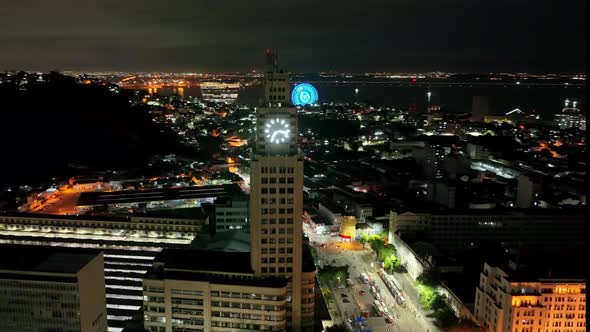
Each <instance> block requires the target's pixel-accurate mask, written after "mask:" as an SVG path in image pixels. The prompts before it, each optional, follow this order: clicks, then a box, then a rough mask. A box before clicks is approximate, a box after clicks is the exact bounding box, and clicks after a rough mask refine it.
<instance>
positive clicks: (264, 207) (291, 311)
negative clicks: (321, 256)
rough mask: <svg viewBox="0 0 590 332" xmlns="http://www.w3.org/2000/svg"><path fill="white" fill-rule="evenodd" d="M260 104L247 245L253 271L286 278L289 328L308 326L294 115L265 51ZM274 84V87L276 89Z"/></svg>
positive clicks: (310, 276) (309, 289) (309, 277)
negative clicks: (263, 89)
mask: <svg viewBox="0 0 590 332" xmlns="http://www.w3.org/2000/svg"><path fill="white" fill-rule="evenodd" d="M266 56H267V67H266V72H265V91H266V94H265V97H266V100H265V102H264V107H261V108H258V109H257V110H256V139H255V145H254V151H253V155H252V161H251V165H250V172H251V173H250V222H251V224H250V232H251V233H250V247H251V249H250V250H251V254H250V255H251V262H252V269H253V270H254V273H255V274H257V275H261V276H279V277H284V278H286V279H287V280H288V281H289V283H288V284H289V286H288V291H287V292H288V294H287V298H286V306H285V310H286V311H287V315H288V322H287V326H288V327H289V329H290V330H291V331H310V330H311V328H312V326H313V309H314V303H313V301H314V293H313V286H314V281H315V279H314V278H315V273H314V272H310V271H303V267H302V250H303V248H302V240H303V230H302V216H303V154H302V153H301V152H300V151H299V149H298V147H297V133H298V131H297V113H296V110H295V108H293V107H287V106H288V105H287V103H288V101H289V93H290V91H289V77H288V74H286V72H284V71H282V70H279V69H278V65H277V63H276V55H275V54H273V53H271V52H270V51H269V50H267V54H266ZM279 88H280V89H279Z"/></svg>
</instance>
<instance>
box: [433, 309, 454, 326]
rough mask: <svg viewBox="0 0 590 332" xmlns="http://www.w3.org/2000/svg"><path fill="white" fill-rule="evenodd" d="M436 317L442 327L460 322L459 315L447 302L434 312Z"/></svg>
mask: <svg viewBox="0 0 590 332" xmlns="http://www.w3.org/2000/svg"><path fill="white" fill-rule="evenodd" d="M434 319H435V320H436V322H437V324H438V325H439V326H440V327H449V326H451V325H454V324H456V323H457V322H458V319H457V315H455V312H454V311H453V309H451V307H449V305H448V304H446V303H445V306H444V307H443V308H442V309H440V310H437V311H435V312H434Z"/></svg>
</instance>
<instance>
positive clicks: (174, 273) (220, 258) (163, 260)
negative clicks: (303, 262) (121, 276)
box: [148, 249, 287, 288]
mask: <svg viewBox="0 0 590 332" xmlns="http://www.w3.org/2000/svg"><path fill="white" fill-rule="evenodd" d="M224 273H226V274H224ZM229 273H237V274H242V275H230V274H229ZM148 279H176V280H192V281H207V282H212V283H221V284H223V283H226V284H235V285H244V286H259V287H273V288H279V287H286V286H287V280H286V279H283V278H277V277H261V278H258V277H254V273H253V271H252V268H251V267H250V253H249V252H223V251H210V250H200V249H164V250H162V251H161V252H160V253H159V254H158V255H157V256H156V258H155V259H154V268H153V269H152V271H150V272H149V274H148Z"/></svg>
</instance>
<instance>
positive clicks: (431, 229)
mask: <svg viewBox="0 0 590 332" xmlns="http://www.w3.org/2000/svg"><path fill="white" fill-rule="evenodd" d="M585 222H586V218H585V216H584V214H583V211H576V210H574V211H567V210H561V209H514V210H505V211H502V210H480V211H478V210H459V209H458V210H447V211H437V212H412V211H405V212H402V213H399V214H398V213H397V212H392V214H391V218H390V224H389V231H390V232H393V233H395V234H399V235H400V236H401V237H402V238H404V235H406V234H412V233H414V234H416V233H422V234H425V236H428V241H429V242H431V243H432V244H433V245H435V246H436V247H437V248H438V249H440V250H442V251H445V252H452V251H454V250H461V249H464V248H469V247H477V246H480V245H486V243H489V242H496V243H501V244H502V245H503V246H504V247H506V248H518V247H521V246H523V247H525V248H529V249H531V250H534V249H540V250H552V251H555V250H562V249H563V248H580V247H582V246H583V245H584V243H585V237H584V227H585Z"/></svg>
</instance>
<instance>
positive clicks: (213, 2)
mask: <svg viewBox="0 0 590 332" xmlns="http://www.w3.org/2000/svg"><path fill="white" fill-rule="evenodd" d="M585 12H586V10H585V1H584V0H496V1H489V0H488V1H485V0H430V1H425V0H403V1H401V0H362V1H359V0H356V1H351V0H338V1H332V0H313V1H311V0H296V1H295V0H273V1H271V0H266V1H263V0H249V1H241V0H208V1H199V0H187V1H176V0H160V1H151V0H143V1H137V0H100V1H98V0H5V1H0V70H40V71H47V70H88V71H94V70H123V71H158V70H163V71H209V72H222V71H225V72H228V71H247V70H250V69H254V68H257V69H260V68H261V65H262V63H263V54H264V49H265V48H267V47H272V48H277V49H279V57H280V61H281V62H282V63H286V64H288V69H289V70H290V71H305V72H312V71H352V72H363V71H434V70H441V71H455V72H488V71H528V72H583V71H584V70H585V53H586V44H585V30H586V17H585Z"/></svg>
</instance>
